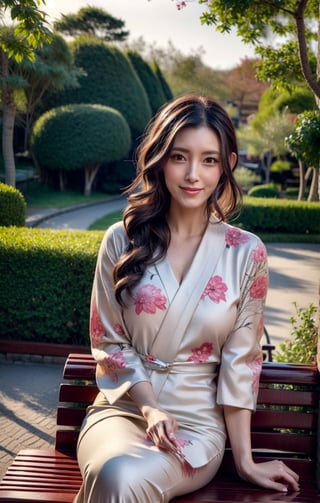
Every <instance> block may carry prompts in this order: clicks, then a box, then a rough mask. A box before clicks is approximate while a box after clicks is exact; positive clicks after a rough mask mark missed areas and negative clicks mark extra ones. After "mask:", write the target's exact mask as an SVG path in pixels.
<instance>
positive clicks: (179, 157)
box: [170, 152, 186, 162]
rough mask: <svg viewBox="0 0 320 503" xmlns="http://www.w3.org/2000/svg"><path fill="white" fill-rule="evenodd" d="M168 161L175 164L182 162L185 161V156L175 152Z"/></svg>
mask: <svg viewBox="0 0 320 503" xmlns="http://www.w3.org/2000/svg"><path fill="white" fill-rule="evenodd" d="M170 159H172V160H173V161H176V162H183V161H185V160H186V158H185V156H184V155H183V154H181V153H179V152H175V153H174V154H171V156H170Z"/></svg>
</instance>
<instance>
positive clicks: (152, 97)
mask: <svg viewBox="0 0 320 503" xmlns="http://www.w3.org/2000/svg"><path fill="white" fill-rule="evenodd" d="M127 56H128V58H129V60H130V61H131V64H132V66H133V68H134V69H135V71H136V72H137V75H138V77H139V79H140V80H141V82H142V85H143V87H144V88H145V91H146V93H147V96H148V98H149V103H150V106H151V111H152V114H153V115H154V114H155V113H156V112H157V111H158V109H159V108H160V107H161V106H162V105H163V104H164V103H165V101H166V97H165V95H164V92H163V90H162V86H161V84H160V81H159V79H158V77H157V75H156V74H155V73H154V71H153V70H152V68H151V67H150V66H149V65H148V63H146V62H145V61H144V60H143V58H142V57H141V56H140V54H139V53H137V52H136V51H128V52H127Z"/></svg>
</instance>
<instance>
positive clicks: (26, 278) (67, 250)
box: [0, 227, 103, 344]
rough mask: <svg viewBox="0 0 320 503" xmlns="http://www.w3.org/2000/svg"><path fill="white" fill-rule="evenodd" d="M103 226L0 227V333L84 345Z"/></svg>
mask: <svg viewBox="0 0 320 503" xmlns="http://www.w3.org/2000/svg"><path fill="white" fill-rule="evenodd" d="M102 236H103V232H102V231H98V232H92V231H91V232H90V231H70V230H63V231H57V230H47V229H29V228H17V227H11V228H5V227H0V278H1V283H2V285H1V288H0V306H1V308H0V337H1V338H2V339H9V340H25V341H37V342H54V343H61V344H88V341H89V339H88V333H89V331H88V320H89V303H90V294H91V287H92V280H93V275H94V269H95V262H96V259H97V253H98V249H99V245H100V242H101V239H102Z"/></svg>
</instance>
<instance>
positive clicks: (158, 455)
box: [74, 416, 221, 503]
mask: <svg viewBox="0 0 320 503" xmlns="http://www.w3.org/2000/svg"><path fill="white" fill-rule="evenodd" d="M145 437H146V434H145V425H144V423H143V422H138V421H134V420H132V419H130V418H129V417H121V416H114V417H110V418H107V419H105V420H102V421H99V422H97V423H96V424H95V425H93V426H92V427H91V428H89V429H88V430H87V431H86V433H85V434H84V436H83V437H82V439H81V442H80V444H79V447H78V461H79V466H80V469H81V473H82V476H83V484H82V487H81V490H80V492H79V494H78V495H77V497H76V499H75V500H74V501H75V503H150V502H152V503H166V502H168V501H170V499H172V498H173V497H174V496H177V495H180V494H185V493H188V492H191V491H194V490H195V489H197V488H199V487H202V486H203V485H205V484H206V483H207V482H209V480H210V479H211V478H212V477H213V475H214V474H215V472H216V470H217V468H218V466H219V464H220V460H221V455H220V454H217V458H216V459H215V460H213V461H212V462H211V463H209V465H206V466H205V467H202V468H200V469H197V470H195V471H194V473H193V474H192V476H188V475H186V474H185V472H184V471H183V470H182V464H181V462H180V461H179V460H178V459H177V458H176V456H174V455H173V454H170V453H168V452H165V451H161V450H159V449H157V448H156V447H155V446H153V445H152V444H151V443H150V442H149V441H148V440H146V438H145Z"/></svg>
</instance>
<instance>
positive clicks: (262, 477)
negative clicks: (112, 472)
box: [239, 460, 299, 492]
mask: <svg viewBox="0 0 320 503" xmlns="http://www.w3.org/2000/svg"><path fill="white" fill-rule="evenodd" d="M239 475H240V477H241V478H243V479H244V480H247V481H248V482H252V483H253V484H257V485H259V486H261V487H265V488H266V489H274V490H275V491H281V492H287V491H288V490H291V491H299V475H297V474H296V473H295V472H294V471H293V470H291V469H290V468H289V467H288V466H287V465H286V464H285V463H283V462H282V461H278V460H274V461H267V462H265V463H254V462H253V463H252V464H251V463H250V464H249V465H247V466H244V467H242V469H241V471H239Z"/></svg>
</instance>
